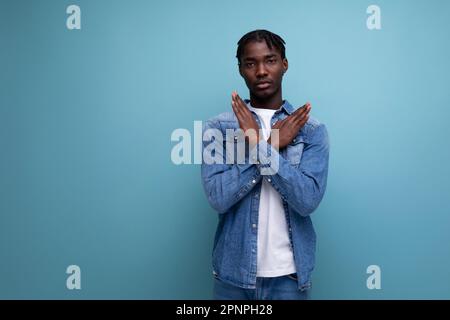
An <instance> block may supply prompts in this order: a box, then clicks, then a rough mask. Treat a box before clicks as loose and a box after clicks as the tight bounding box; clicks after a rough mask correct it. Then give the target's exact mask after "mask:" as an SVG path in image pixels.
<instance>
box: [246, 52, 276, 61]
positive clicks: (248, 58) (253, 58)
mask: <svg viewBox="0 0 450 320" xmlns="http://www.w3.org/2000/svg"><path fill="white" fill-rule="evenodd" d="M276 56H277V55H276V54H274V53H272V54H268V55H266V56H264V59H267V58H273V57H276ZM248 60H256V58H255V57H247V58H244V61H248Z"/></svg>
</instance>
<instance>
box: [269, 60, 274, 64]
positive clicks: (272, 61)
mask: <svg viewBox="0 0 450 320" xmlns="http://www.w3.org/2000/svg"><path fill="white" fill-rule="evenodd" d="M267 62H268V63H270V64H272V63H275V59H269V60H267Z"/></svg>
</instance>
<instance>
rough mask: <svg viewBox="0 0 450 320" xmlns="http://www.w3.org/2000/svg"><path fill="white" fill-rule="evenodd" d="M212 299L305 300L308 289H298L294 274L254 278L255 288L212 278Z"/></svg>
mask: <svg viewBox="0 0 450 320" xmlns="http://www.w3.org/2000/svg"><path fill="white" fill-rule="evenodd" d="M213 296H214V298H213V299H214V300H307V299H308V298H309V290H305V291H300V290H299V289H298V284H297V279H296V274H292V275H286V276H281V277H274V278H259V277H258V278H256V289H243V288H239V287H236V286H233V285H231V284H228V283H225V282H223V281H222V280H220V279H218V278H214V290H213Z"/></svg>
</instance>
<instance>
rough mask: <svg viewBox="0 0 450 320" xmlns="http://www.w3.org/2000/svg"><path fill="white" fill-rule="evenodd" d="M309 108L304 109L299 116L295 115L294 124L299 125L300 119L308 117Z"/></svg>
mask: <svg viewBox="0 0 450 320" xmlns="http://www.w3.org/2000/svg"><path fill="white" fill-rule="evenodd" d="M309 112H310V110H306V111H305V112H304V113H303V114H302V115H301V116H299V117H297V118H296V119H295V120H294V121H293V122H294V124H295V125H296V126H299V125H300V123H301V122H302V121H304V120H305V119H308V118H309Z"/></svg>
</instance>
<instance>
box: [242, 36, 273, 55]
mask: <svg viewBox="0 0 450 320" xmlns="http://www.w3.org/2000/svg"><path fill="white" fill-rule="evenodd" d="M269 55H278V56H279V55H280V53H279V52H278V50H277V48H276V47H275V46H272V49H270V48H269V47H268V46H267V43H266V41H265V40H262V41H250V42H249V43H247V44H246V45H245V47H244V50H243V53H242V59H246V58H247V59H249V58H254V59H258V58H264V57H266V56H269Z"/></svg>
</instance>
